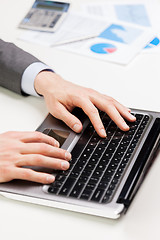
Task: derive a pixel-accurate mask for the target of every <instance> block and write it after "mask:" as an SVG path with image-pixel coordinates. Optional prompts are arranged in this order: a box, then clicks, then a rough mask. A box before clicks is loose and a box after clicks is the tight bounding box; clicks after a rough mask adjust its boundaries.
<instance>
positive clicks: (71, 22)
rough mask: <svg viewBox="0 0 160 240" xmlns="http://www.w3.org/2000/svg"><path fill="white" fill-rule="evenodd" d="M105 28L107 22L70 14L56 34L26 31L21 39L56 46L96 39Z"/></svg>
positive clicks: (78, 14) (79, 14)
mask: <svg viewBox="0 0 160 240" xmlns="http://www.w3.org/2000/svg"><path fill="white" fill-rule="evenodd" d="M105 27H106V20H103V19H97V18H95V17H91V16H86V15H84V14H82V13H69V14H68V16H67V17H66V18H65V21H64V22H63V23H62V25H61V27H60V28H59V30H57V31H56V32H55V33H45V32H37V31H29V30H25V33H23V34H22V35H21V36H20V37H19V39H21V40H23V41H28V42H32V43H36V44H41V45H45V46H55V45H60V44H64V43H68V42H72V41H77V40H82V39H87V38H91V37H96V36H98V35H99V33H100V32H101V31H102V30H103V29H105Z"/></svg>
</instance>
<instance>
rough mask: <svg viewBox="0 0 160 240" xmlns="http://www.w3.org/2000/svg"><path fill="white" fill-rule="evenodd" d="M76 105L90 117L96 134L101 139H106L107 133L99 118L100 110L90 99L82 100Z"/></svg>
mask: <svg viewBox="0 0 160 240" xmlns="http://www.w3.org/2000/svg"><path fill="white" fill-rule="evenodd" d="M76 105H77V106H78V107H80V108H82V109H83V111H84V112H85V114H86V115H87V116H88V117H89V119H90V121H91V122H92V124H93V126H94V128H95V130H96V132H97V133H98V134H99V135H100V136H101V137H106V131H105V129H104V126H103V123H102V121H101V118H100V116H99V111H98V109H97V108H96V107H95V106H94V105H93V103H92V102H91V101H90V100H89V99H81V100H79V101H78V102H76Z"/></svg>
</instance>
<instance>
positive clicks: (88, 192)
mask: <svg viewBox="0 0 160 240" xmlns="http://www.w3.org/2000/svg"><path fill="white" fill-rule="evenodd" d="M91 194H92V190H88V189H85V190H84V191H83V193H82V195H81V196H80V198H81V199H83V200H88V199H89V198H90V196H91Z"/></svg>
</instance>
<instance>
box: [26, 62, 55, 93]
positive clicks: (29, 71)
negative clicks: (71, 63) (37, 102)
mask: <svg viewBox="0 0 160 240" xmlns="http://www.w3.org/2000/svg"><path fill="white" fill-rule="evenodd" d="M43 70H50V71H53V70H52V69H51V68H50V67H48V66H47V65H45V64H44V63H41V62H35V63H32V64H31V65H29V66H28V67H27V68H26V69H25V71H24V73H23V75H22V80H21V89H22V91H23V92H24V93H26V94H29V95H33V96H39V95H38V94H37V92H36V90H35V88H34V80H35V78H36V76H37V74H38V73H40V72H41V71H43Z"/></svg>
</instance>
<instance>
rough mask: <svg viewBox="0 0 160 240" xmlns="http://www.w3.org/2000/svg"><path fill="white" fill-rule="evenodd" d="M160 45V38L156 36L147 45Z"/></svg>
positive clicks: (151, 46) (150, 46)
mask: <svg viewBox="0 0 160 240" xmlns="http://www.w3.org/2000/svg"><path fill="white" fill-rule="evenodd" d="M159 45H160V39H159V38H157V37H155V38H154V39H153V40H152V41H151V42H150V43H149V44H148V45H147V46H145V49H146V48H154V47H157V46H159Z"/></svg>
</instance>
